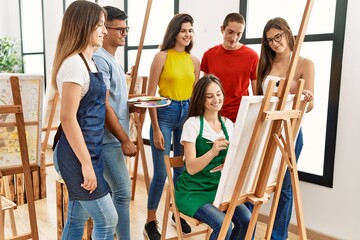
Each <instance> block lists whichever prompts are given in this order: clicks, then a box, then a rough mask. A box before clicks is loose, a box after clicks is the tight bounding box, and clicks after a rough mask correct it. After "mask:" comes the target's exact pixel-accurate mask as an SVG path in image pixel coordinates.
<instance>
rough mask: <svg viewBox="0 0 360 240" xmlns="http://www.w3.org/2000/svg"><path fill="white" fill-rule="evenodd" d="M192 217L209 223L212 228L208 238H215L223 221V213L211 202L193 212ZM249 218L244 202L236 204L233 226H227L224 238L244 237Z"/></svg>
mask: <svg viewBox="0 0 360 240" xmlns="http://www.w3.org/2000/svg"><path fill="white" fill-rule="evenodd" d="M194 218H196V219H198V220H200V221H202V222H204V223H206V224H207V225H209V226H210V227H211V228H212V230H213V231H212V233H211V236H210V240H216V239H217V238H218V235H219V233H220V229H221V226H222V224H223V222H224V219H225V213H224V212H222V211H220V210H219V209H218V208H216V207H215V206H214V205H212V204H211V203H207V204H205V205H203V206H202V207H200V208H199V209H198V210H197V211H196V212H195V215H194ZM250 218H251V212H250V210H249V209H248V208H247V207H246V206H245V205H244V204H241V205H239V206H237V207H236V208H235V212H234V215H233V217H232V222H233V225H234V228H232V226H231V225H230V226H229V229H228V231H227V234H226V238H225V239H226V240H228V239H231V240H233V239H245V236H246V231H247V228H248V225H249V222H250Z"/></svg>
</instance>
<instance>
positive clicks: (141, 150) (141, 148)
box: [134, 114, 150, 192]
mask: <svg viewBox="0 0 360 240" xmlns="http://www.w3.org/2000/svg"><path fill="white" fill-rule="evenodd" d="M134 120H135V123H136V128H137V147H138V151H139V153H140V157H141V162H142V167H143V170H144V179H145V186H146V190H147V192H149V185H150V178H149V171H148V168H147V162H146V156H145V149H144V142H143V138H142V124H141V122H140V118H139V114H134Z"/></svg>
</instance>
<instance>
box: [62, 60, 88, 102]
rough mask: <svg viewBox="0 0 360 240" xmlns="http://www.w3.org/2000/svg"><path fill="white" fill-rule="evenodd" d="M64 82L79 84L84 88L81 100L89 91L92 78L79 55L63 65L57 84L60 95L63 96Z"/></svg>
mask: <svg viewBox="0 0 360 240" xmlns="http://www.w3.org/2000/svg"><path fill="white" fill-rule="evenodd" d="M64 82H73V83H77V84H79V85H80V86H81V87H82V90H81V98H82V97H83V96H85V94H86V93H87V91H88V90H89V85H90V76H89V71H88V70H87V68H86V65H85V63H84V61H83V60H82V59H81V57H80V55H79V54H76V55H73V56H70V57H68V58H67V59H65V60H64V61H63V63H62V64H61V66H60V68H59V71H58V73H57V76H56V83H57V86H58V90H59V94H60V95H62V85H63V83H64Z"/></svg>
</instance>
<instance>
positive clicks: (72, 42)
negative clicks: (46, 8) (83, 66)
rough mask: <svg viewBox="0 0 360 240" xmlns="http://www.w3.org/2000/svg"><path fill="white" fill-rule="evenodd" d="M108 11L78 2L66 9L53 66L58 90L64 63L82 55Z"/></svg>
mask: <svg viewBox="0 0 360 240" xmlns="http://www.w3.org/2000/svg"><path fill="white" fill-rule="evenodd" d="M102 14H104V16H105V19H106V11H105V10H104V9H103V8H102V7H100V6H99V5H98V4H96V3H93V2H89V1H85V0H78V1H75V2H73V3H71V4H70V5H69V7H68V8H67V9H66V11H65V14H64V17H63V21H62V26H61V30H60V34H59V38H58V41H57V46H56V52H55V57H54V62H53V66H52V74H51V83H52V87H53V88H55V89H56V90H57V84H56V76H57V73H58V71H59V68H60V66H61V64H62V63H63V61H64V60H65V59H66V58H68V57H69V56H71V55H74V54H78V53H81V52H82V51H84V50H85V49H86V47H87V46H88V45H89V42H90V35H91V33H92V32H93V31H94V30H95V28H96V26H97V25H98V23H99V20H100V17H101V15H102Z"/></svg>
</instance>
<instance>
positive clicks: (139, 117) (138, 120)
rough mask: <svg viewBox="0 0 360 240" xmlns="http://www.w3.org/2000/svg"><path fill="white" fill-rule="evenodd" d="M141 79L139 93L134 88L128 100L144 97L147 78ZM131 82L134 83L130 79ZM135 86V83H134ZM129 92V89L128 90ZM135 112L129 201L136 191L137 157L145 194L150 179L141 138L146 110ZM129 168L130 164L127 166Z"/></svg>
mask: <svg viewBox="0 0 360 240" xmlns="http://www.w3.org/2000/svg"><path fill="white" fill-rule="evenodd" d="M141 78H142V84H141V93H135V88H134V89H133V90H132V91H133V92H130V93H129V99H130V98H133V97H140V96H145V95H146V91H147V80H148V78H147V77H141ZM131 82H134V81H133V80H132V79H131ZM134 86H135V83H134ZM130 91H131V89H130ZM135 110H136V111H134V112H132V113H130V115H131V116H132V118H133V120H134V123H135V126H136V140H135V144H136V146H137V153H136V155H135V161H134V168H133V170H132V172H131V173H130V175H131V177H132V186H131V193H132V194H131V199H132V200H134V199H135V189H136V181H137V171H138V165H139V157H141V163H142V167H143V171H144V180H145V187H146V190H147V192H149V185H150V178H149V171H148V167H147V162H146V155H145V149H144V141H143V137H142V127H143V124H144V120H145V116H146V109H135ZM129 165H130V166H131V164H129Z"/></svg>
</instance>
